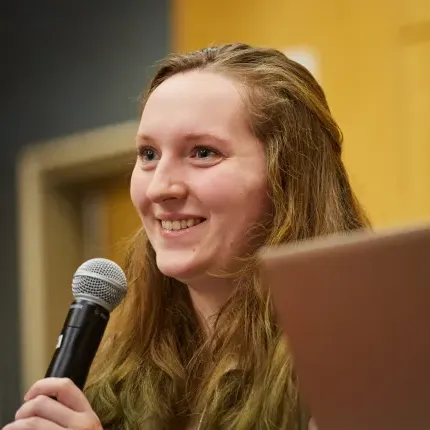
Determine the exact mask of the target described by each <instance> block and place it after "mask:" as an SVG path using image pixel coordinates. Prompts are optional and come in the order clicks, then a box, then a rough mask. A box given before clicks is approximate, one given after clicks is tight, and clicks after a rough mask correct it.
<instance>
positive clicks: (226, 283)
mask: <svg viewBox="0 0 430 430" xmlns="http://www.w3.org/2000/svg"><path fill="white" fill-rule="evenodd" d="M234 288H235V287H234V281H233V280H231V279H219V278H212V279H210V280H208V281H207V282H204V283H203V282H202V283H198V284H191V285H188V291H189V293H190V297H191V301H192V303H193V305H194V309H195V311H196V314H197V317H198V319H199V320H200V323H201V324H202V328H203V330H204V331H205V333H207V334H208V335H209V334H210V333H211V331H212V317H214V316H216V314H217V313H218V312H219V310H220V309H221V308H222V306H224V305H225V303H227V301H228V299H229V298H230V297H231V295H232V293H233V291H234Z"/></svg>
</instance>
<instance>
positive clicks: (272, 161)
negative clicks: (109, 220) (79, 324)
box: [86, 44, 368, 430]
mask: <svg viewBox="0 0 430 430" xmlns="http://www.w3.org/2000/svg"><path fill="white" fill-rule="evenodd" d="M190 70H204V71H205V70H206V71H211V72H215V73H220V74H223V75H224V76H228V77H229V78H231V79H232V80H233V81H234V82H236V83H237V85H238V88H239V90H240V91H241V94H242V96H243V99H244V102H245V104H246V107H247V111H248V118H249V124H250V126H251V128H252V131H253V133H254V134H255V136H256V137H257V138H258V139H259V140H260V141H261V142H262V144H263V145H264V148H265V156H266V162H267V177H268V193H269V194H270V197H271V201H272V209H273V210H272V216H271V218H270V223H269V224H268V225H267V226H266V228H265V230H264V232H265V233H264V237H263V241H262V244H263V245H264V246H272V245H278V244H281V243H286V242H292V241H297V240H302V239H307V238H312V237H316V236H322V235H327V234H331V233H335V232H336V233H337V232H347V231H350V230H354V229H359V228H363V227H366V226H367V225H368V220H367V218H366V216H365V214H364V212H363V210H362V208H361V207H360V205H359V203H358V201H357V199H356V197H355V196H354V193H353V191H352V190H351V186H350V183H349V181H348V177H347V173H346V171H345V168H344V165H343V163H342V160H341V146H342V134H341V131H340V130H339V128H338V126H337V124H336V122H335V121H334V119H333V117H332V115H331V113H330V110H329V107H328V105H327V101H326V98H325V95H324V92H323V90H322V89H321V87H320V86H319V84H318V83H317V81H316V80H315V79H314V78H313V76H312V75H311V74H310V73H309V72H308V71H307V70H306V69H305V68H304V67H302V66H301V65H299V64H298V63H296V62H294V61H292V60H290V59H288V58H287V57H286V56H285V55H284V54H282V53H281V52H279V51H277V50H274V49H267V48H257V47H251V46H248V45H245V44H230V45H224V46H219V47H210V48H206V49H203V50H201V51H196V52H191V53H186V54H173V55H170V56H169V57H167V58H166V59H165V60H163V61H162V62H161V65H160V68H159V70H158V72H157V73H156V75H155V77H154V79H153V80H152V82H151V84H150V87H149V89H148V91H147V93H146V94H145V95H144V97H143V98H142V104H141V106H142V110H143V109H144V108H145V103H146V101H147V99H148V97H150V95H151V93H152V92H153V91H154V89H155V88H157V87H158V86H159V85H160V84H161V83H162V82H164V81H165V80H166V79H169V77H171V76H173V75H175V74H177V73H186V72H187V71H190ZM126 272H127V276H128V280H129V291H128V293H127V297H126V298H125V300H124V302H123V303H122V304H121V305H120V307H119V309H117V310H116V311H115V312H114V315H113V317H112V321H111V322H110V325H109V331H108V332H107V334H106V335H105V338H104V341H103V345H102V348H101V349H100V351H99V353H98V355H97V357H96V360H95V363H94V365H93V367H92V370H91V374H90V379H89V382H88V384H87V387H86V395H87V397H88V398H89V400H90V402H91V404H92V406H93V408H94V410H95V412H96V413H97V415H98V416H99V417H100V419H101V421H102V424H103V427H104V428H112V429H114V428H115V429H116V428H120V429H125V430H134V429H173V428H174V429H178V430H179V429H185V428H188V426H196V427H198V428H201V429H205V430H208V429H220V428H221V429H222V428H226V429H239V430H250V429H259V430H263V429H284V430H287V429H288V430H298V429H301V428H306V427H303V424H302V423H303V420H302V417H303V416H304V415H306V414H305V413H304V412H303V408H302V407H301V405H300V397H299V394H298V382H297V380H296V377H295V374H294V369H293V363H292V360H291V356H290V354H289V350H288V345H287V343H286V341H285V340H284V337H283V335H282V333H281V330H280V328H279V327H278V325H277V324H276V320H275V318H274V315H273V309H272V306H271V303H270V295H269V293H268V289H267V288H265V287H264V285H262V284H261V281H260V279H259V277H258V275H257V265H256V257H255V255H251V256H249V258H247V259H246V260H245V261H244V264H243V266H242V269H241V271H240V273H237V274H236V275H237V276H236V282H237V288H236V289H235V292H234V293H233V295H232V296H231V298H230V299H229V300H228V302H227V303H226V304H225V305H224V306H223V307H222V309H221V310H220V312H219V313H218V314H217V315H216V318H215V320H214V323H213V334H212V335H211V336H210V337H209V338H207V336H205V335H204V333H203V332H202V328H201V327H200V324H199V322H198V319H197V317H196V314H195V311H194V308H193V305H192V303H191V300H190V296H189V292H188V289H187V287H186V285H184V284H182V283H180V282H178V281H177V280H175V279H172V278H169V277H166V276H164V275H163V274H162V273H161V272H160V271H159V270H158V268H157V265H156V263H155V252H154V250H153V248H152V246H151V244H150V243H149V241H148V240H147V238H146V236H145V232H144V231H143V230H141V231H139V232H138V233H137V235H136V236H135V238H134V240H133V243H132V246H131V248H130V252H129V254H128V258H127V263H126ZM304 421H306V419H305V420H304ZM306 426H307V423H306Z"/></svg>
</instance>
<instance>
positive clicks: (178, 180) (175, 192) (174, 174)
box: [146, 161, 187, 203]
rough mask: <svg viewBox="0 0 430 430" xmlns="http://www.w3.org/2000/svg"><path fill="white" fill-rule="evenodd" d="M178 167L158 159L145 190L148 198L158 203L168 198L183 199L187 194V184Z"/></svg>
mask: <svg viewBox="0 0 430 430" xmlns="http://www.w3.org/2000/svg"><path fill="white" fill-rule="evenodd" d="M182 176H183V175H182V174H181V172H180V170H179V169H178V168H175V167H173V166H168V165H167V163H166V164H164V163H162V161H160V162H159V163H158V165H157V167H156V168H155V172H154V174H153V176H152V178H151V182H150V184H149V186H148V188H147V190H146V195H147V197H148V199H149V200H151V201H153V202H154V203H160V202H163V201H166V200H170V199H175V200H178V199H183V198H185V197H186V196H187V186H186V185H185V182H184V180H183V177H182Z"/></svg>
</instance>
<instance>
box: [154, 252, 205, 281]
mask: <svg viewBox="0 0 430 430" xmlns="http://www.w3.org/2000/svg"><path fill="white" fill-rule="evenodd" d="M157 266H158V269H159V270H160V272H161V273H162V274H163V275H165V276H168V277H170V278H174V279H177V280H178V281H180V282H183V283H184V284H188V283H189V282H191V280H193V279H196V278H200V277H202V275H204V273H206V270H205V269H204V268H203V266H204V265H203V264H197V262H196V261H193V262H190V261H180V260H176V261H167V260H166V259H164V258H160V259H158V258H157Z"/></svg>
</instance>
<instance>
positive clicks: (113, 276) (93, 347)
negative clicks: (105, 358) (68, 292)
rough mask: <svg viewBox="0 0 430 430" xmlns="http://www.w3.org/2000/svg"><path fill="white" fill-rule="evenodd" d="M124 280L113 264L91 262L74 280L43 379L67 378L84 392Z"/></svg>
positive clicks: (104, 261) (79, 269)
mask: <svg viewBox="0 0 430 430" xmlns="http://www.w3.org/2000/svg"><path fill="white" fill-rule="evenodd" d="M126 290H127V280H126V277H125V274H124V272H123V270H122V269H121V268H120V267H119V266H118V265H117V264H116V263H114V262H113V261H110V260H106V259H104V258H94V259H92V260H88V261H86V262H85V263H84V264H82V265H81V266H80V267H79V268H78V270H77V271H76V273H75V274H74V276H73V282H72V292H73V296H74V301H73V303H72V305H71V306H70V310H69V313H68V314H67V318H66V320H65V322H64V325H63V329H62V331H61V334H60V336H59V337H58V341H57V347H56V350H55V353H54V355H53V357H52V360H51V363H50V365H49V367H48V371H47V372H46V375H45V377H52V376H53V377H58V378H70V379H71V380H72V381H73V382H74V383H75V385H76V386H77V387H78V388H79V389H81V390H82V389H83V388H84V386H85V382H86V380H87V376H88V372H89V370H90V367H91V363H92V362H93V360H94V357H95V355H96V352H97V349H98V347H99V345H100V341H101V339H102V337H103V334H104V332H105V329H106V326H107V323H108V321H109V316H110V312H112V311H113V310H114V309H115V308H116V307H117V306H118V305H119V303H120V302H121V300H122V299H123V298H124V296H125V293H126Z"/></svg>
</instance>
